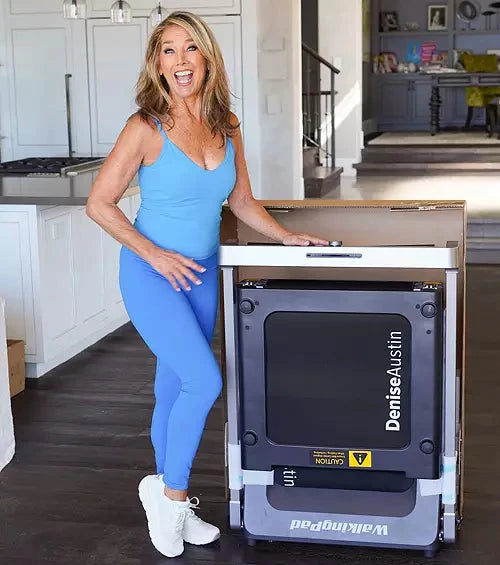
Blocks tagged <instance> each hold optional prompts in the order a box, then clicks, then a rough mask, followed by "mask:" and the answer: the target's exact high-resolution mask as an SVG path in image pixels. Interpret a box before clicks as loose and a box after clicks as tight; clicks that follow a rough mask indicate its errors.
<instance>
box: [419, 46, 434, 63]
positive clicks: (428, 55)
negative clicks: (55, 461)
mask: <svg viewBox="0 0 500 565" xmlns="http://www.w3.org/2000/svg"><path fill="white" fill-rule="evenodd" d="M436 47H437V45H436V43H435V42H434V41H425V42H424V43H422V55H421V57H422V64H424V65H428V64H429V63H430V62H431V59H432V54H433V53H434V51H435V50H436Z"/></svg>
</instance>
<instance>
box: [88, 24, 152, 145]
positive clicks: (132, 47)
mask: <svg viewBox="0 0 500 565" xmlns="http://www.w3.org/2000/svg"><path fill="white" fill-rule="evenodd" d="M147 27H148V19H147V18H133V21H132V22H131V23H130V24H121V25H116V24H112V23H111V22H110V21H109V20H87V41H88V49H89V83H90V92H91V93H92V95H91V97H90V109H91V117H90V121H91V124H92V155H95V156H106V155H108V153H109V152H110V151H111V149H112V148H113V145H114V144H115V142H116V139H117V138H118V135H119V133H120V131H121V130H122V129H123V127H124V126H125V122H126V121H127V119H128V118H129V117H130V115H131V114H133V113H134V112H135V111H136V108H137V107H136V104H135V94H136V92H135V90H136V88H135V86H136V82H137V79H138V77H139V72H140V70H141V67H142V64H143V61H144V54H145V46H146V38H147Z"/></svg>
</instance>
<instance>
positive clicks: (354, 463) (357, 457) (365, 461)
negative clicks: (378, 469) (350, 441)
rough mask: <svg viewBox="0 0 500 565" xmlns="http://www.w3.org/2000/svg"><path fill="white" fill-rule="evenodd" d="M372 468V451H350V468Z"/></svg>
mask: <svg viewBox="0 0 500 565" xmlns="http://www.w3.org/2000/svg"><path fill="white" fill-rule="evenodd" d="M371 466H372V452H371V451H349V467H364V468H370V467H371Z"/></svg>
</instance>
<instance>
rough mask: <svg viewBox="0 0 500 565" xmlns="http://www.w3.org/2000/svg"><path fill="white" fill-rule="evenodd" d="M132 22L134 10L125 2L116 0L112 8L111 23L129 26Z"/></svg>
mask: <svg viewBox="0 0 500 565" xmlns="http://www.w3.org/2000/svg"><path fill="white" fill-rule="evenodd" d="M131 20H132V8H131V7H130V4H129V3H128V2H125V0H116V2H115V3H114V4H113V5H112V6H111V22H112V23H114V24H128V23H129V22H130V21H131Z"/></svg>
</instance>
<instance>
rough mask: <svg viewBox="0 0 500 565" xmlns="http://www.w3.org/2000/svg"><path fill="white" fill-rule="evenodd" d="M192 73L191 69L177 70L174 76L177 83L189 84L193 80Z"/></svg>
mask: <svg viewBox="0 0 500 565" xmlns="http://www.w3.org/2000/svg"><path fill="white" fill-rule="evenodd" d="M193 74H194V73H193V71H177V72H176V73H174V77H175V80H176V82H177V84H178V85H180V86H189V85H190V84H191V83H192V82H193Z"/></svg>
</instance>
